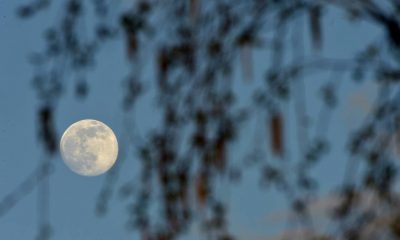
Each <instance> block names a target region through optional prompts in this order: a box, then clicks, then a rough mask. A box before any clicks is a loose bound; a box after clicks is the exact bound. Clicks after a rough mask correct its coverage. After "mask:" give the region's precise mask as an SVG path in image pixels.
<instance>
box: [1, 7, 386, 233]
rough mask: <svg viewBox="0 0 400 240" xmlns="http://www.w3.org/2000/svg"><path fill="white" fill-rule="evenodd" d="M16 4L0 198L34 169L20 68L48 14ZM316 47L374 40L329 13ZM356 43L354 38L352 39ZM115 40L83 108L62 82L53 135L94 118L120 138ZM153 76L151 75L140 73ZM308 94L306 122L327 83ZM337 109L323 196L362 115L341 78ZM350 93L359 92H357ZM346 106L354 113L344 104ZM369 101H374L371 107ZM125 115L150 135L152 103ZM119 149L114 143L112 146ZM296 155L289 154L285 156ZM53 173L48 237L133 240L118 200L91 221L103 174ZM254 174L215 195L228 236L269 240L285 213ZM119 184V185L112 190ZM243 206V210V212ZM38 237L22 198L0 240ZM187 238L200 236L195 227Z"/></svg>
mask: <svg viewBox="0 0 400 240" xmlns="http://www.w3.org/2000/svg"><path fill="white" fill-rule="evenodd" d="M22 2H23V1H22V0H18V1H11V0H2V1H0V150H1V152H0V200H1V199H2V197H4V196H5V195H6V194H7V193H9V192H11V191H12V190H13V189H14V188H15V187H16V186H18V184H19V183H21V182H22V181H23V180H24V179H25V177H26V176H27V175H29V174H30V173H31V172H32V171H33V170H34V169H35V167H36V166H37V164H38V163H39V162H40V159H41V157H43V153H42V151H41V146H40V144H39V143H38V141H37V134H36V131H37V129H36V115H35V114H36V111H37V109H38V107H39V106H40V105H39V104H40V103H39V101H38V100H37V97H36V93H35V91H34V89H33V88H32V83H31V76H32V73H33V69H32V67H31V66H30V65H29V63H28V61H27V56H28V54H29V53H31V52H33V51H35V50H38V49H42V47H43V42H42V38H41V36H42V32H41V30H42V29H44V28H45V27H47V26H49V25H50V24H51V20H52V18H53V17H54V16H55V11H49V12H45V13H43V14H40V15H39V16H37V17H34V18H33V19H32V20H29V21H22V20H20V19H18V18H17V17H16V15H15V8H16V6H18V4H20V3H22ZM324 28H325V31H324V48H323V50H322V52H321V53H315V54H320V55H323V56H329V57H332V58H348V57H351V56H352V54H353V53H355V52H356V51H359V50H361V49H362V46H364V44H366V43H368V42H370V41H371V40H374V39H377V38H378V37H381V35H380V32H379V31H378V30H377V29H376V28H374V27H373V26H372V25H370V24H367V23H352V24H349V23H347V21H346V20H345V16H344V14H343V13H341V12H338V11H336V10H335V11H330V13H329V15H328V17H327V18H326V19H325V21H324ZM360 36H362V37H360ZM253 56H254V59H253V63H254V66H253V67H254V78H255V79H254V82H257V80H259V79H261V78H262V77H263V74H264V70H265V67H266V64H265V63H266V60H265V56H266V54H265V52H263V51H256V52H254V55H253ZM127 69H128V65H127V63H126V62H125V54H124V46H123V44H122V41H115V42H112V43H109V44H107V45H106V46H105V47H104V48H103V50H102V51H101V53H100V55H99V56H98V61H97V64H96V69H95V70H94V71H93V72H92V73H90V74H89V83H93V84H91V88H90V93H89V96H88V98H87V99H86V100H85V101H82V100H79V99H76V98H75V97H74V94H73V91H72V90H73V85H72V84H70V85H68V88H67V89H65V92H64V94H63V97H62V98H61V100H60V102H59V104H58V106H57V112H56V119H55V120H56V128H57V131H58V133H59V134H60V133H61V132H62V131H63V130H64V129H65V128H66V127H68V126H69V125H70V124H71V123H73V122H75V121H77V120H80V119H84V118H93V119H98V120H101V121H103V122H105V123H106V124H108V125H109V126H110V127H111V128H113V129H114V131H115V133H116V135H117V136H118V137H120V138H121V139H122V138H123V137H124V135H123V129H122V127H121V126H122V124H121V123H122V121H123V118H124V115H123V113H122V111H121V102H122V94H121V88H122V83H121V80H122V79H123V78H124V76H126V74H127ZM144 75H145V77H146V78H148V79H151V77H152V75H153V74H152V73H151V69H147V70H146V71H145V72H144ZM241 76H242V75H241V73H240V71H239V70H238V71H237V72H236V73H235V81H237V82H238V83H237V84H238V86H237V87H238V89H241V90H240V94H241V96H242V97H243V98H246V97H248V96H249V95H250V94H249V93H250V92H251V90H252V89H254V85H251V83H250V84H249V83H244V82H243V81H242V80H241V79H240V78H241ZM304 81H305V83H306V86H307V89H306V92H307V104H308V110H309V114H310V115H314V113H316V112H318V110H319V107H320V103H319V102H318V101H317V99H316V98H317V96H318V91H317V86H318V84H320V83H321V82H326V81H327V76H324V75H312V76H310V77H306V79H304ZM343 81H344V83H343V84H342V86H341V88H342V91H341V98H340V99H341V103H340V107H339V108H338V109H336V110H335V111H334V117H333V118H332V122H331V127H330V132H329V133H328V135H329V136H330V138H331V140H332V141H333V144H332V145H333V148H332V149H331V151H330V153H329V155H328V156H327V158H326V159H325V160H324V161H323V162H322V163H321V164H319V165H318V166H317V167H316V168H315V171H313V175H314V176H316V177H318V179H323V180H322V182H321V191H322V192H327V191H328V190H329V189H331V187H332V186H335V185H336V184H337V183H339V181H340V179H341V177H342V176H343V169H344V159H345V156H346V154H345V143H346V142H345V139H346V136H347V133H349V131H351V130H352V129H353V128H354V127H356V126H357V124H358V123H359V122H360V121H361V120H362V118H363V115H364V114H365V113H366V112H365V110H364V109H363V108H362V107H360V106H359V105H358V104H357V100H354V97H352V96H354V93H355V92H354V89H355V88H356V87H359V86H356V85H354V84H353V83H351V82H350V80H349V79H348V78H346V79H343ZM357 91H358V93H359V94H360V96H365V98H366V99H373V96H374V85H373V84H364V86H362V87H361V88H360V89H358V90H357ZM356 93H357V92H356ZM353 102H355V103H354V108H353V107H350V109H349V107H348V106H349V105H350V106H351V104H353ZM371 102H372V100H371ZM140 103H141V104H139V106H138V108H137V109H136V110H135V112H134V113H132V114H133V116H134V117H135V119H136V121H137V122H138V126H139V127H140V129H148V128H149V127H150V126H151V125H152V124H153V123H154V117H155V111H156V110H155V102H154V101H150V100H149V99H145V100H142V101H141V102H140ZM284 108H285V109H286V110H287V113H286V118H287V119H289V120H288V126H287V130H286V135H287V136H286V138H287V139H289V140H288V141H289V143H290V144H295V133H294V130H293V129H294V126H293V121H294V120H293V119H294V116H295V115H294V109H293V104H288V105H287V106H285V107H284ZM262 127H263V126H259V125H258V124H257V123H256V122H252V123H249V124H248V125H247V126H246V127H245V128H244V129H243V130H242V131H244V132H247V133H249V132H255V131H258V130H259V128H262ZM246 136H247V137H245V138H243V143H239V144H238V146H240V147H239V148H237V149H235V151H237V152H235V154H232V155H235V156H243V155H244V154H245V153H246V151H247V150H248V147H249V146H251V144H252V139H253V134H247V135H246ZM120 142H121V141H120ZM294 154H295V151H293V153H292V155H294ZM53 161H54V165H55V172H54V174H52V175H51V177H50V220H51V222H52V224H53V228H54V231H55V235H54V239H60V240H68V239H75V240H87V239H97V240H106V239H121V240H124V239H132V236H133V235H134V234H133V233H132V232H129V231H127V230H126V228H125V222H126V220H127V214H126V213H125V212H126V209H125V206H126V204H124V203H122V202H121V201H120V200H118V199H117V198H115V197H114V198H113V199H112V201H111V203H110V206H111V207H110V209H109V212H108V214H107V215H106V216H105V217H103V218H98V217H96V215H95V212H94V210H95V203H96V200H97V196H98V193H99V191H100V189H101V186H102V184H103V182H104V180H105V176H104V175H103V176H99V177H94V178H87V177H81V176H78V175H76V174H74V173H73V172H71V171H69V169H68V168H67V167H66V166H64V164H63V163H62V161H61V158H60V157H59V156H58V155H57V156H56V157H55V158H54V159H53ZM136 161H137V158H136V156H134V155H133V154H132V152H129V153H127V158H126V162H125V163H124V165H123V168H122V170H121V176H120V177H119V179H120V181H119V184H121V183H123V182H126V181H129V180H130V179H131V176H130V175H131V174H132V171H131V169H137V167H138V166H139V165H138V163H137V162H136ZM258 182H259V171H258V169H249V170H248V171H246V172H245V174H244V178H243V180H242V182H241V183H239V184H238V185H235V186H230V187H225V184H224V182H221V183H219V185H220V186H218V188H220V189H221V195H222V197H223V198H226V199H227V200H229V201H228V202H229V210H230V214H229V222H230V223H231V230H232V232H233V233H235V234H236V236H238V238H239V239H259V238H261V237H264V239H265V236H268V235H274V234H276V233H278V232H279V231H280V230H282V228H283V226H285V225H284V224H281V223H278V222H270V221H268V216H269V215H270V214H272V213H274V212H279V211H284V210H285V209H286V206H287V205H286V202H285V200H284V199H283V198H282V197H281V196H280V195H279V194H277V193H276V192H275V191H274V190H268V191H264V190H262V189H261V188H260V187H259V185H258ZM118 186H119V185H118ZM243 206H247V207H246V208H243ZM36 233H37V191H36V190H34V191H32V192H31V193H30V194H28V195H26V196H25V197H24V198H23V199H22V200H21V201H20V202H18V204H17V205H16V206H15V207H14V208H13V209H11V210H10V211H9V212H8V213H7V214H5V215H4V216H2V217H1V218H0V239H33V238H34V236H35V235H36ZM191 235H192V238H193V239H202V238H201V236H199V235H198V234H197V231H196V230H193V231H192V234H191Z"/></svg>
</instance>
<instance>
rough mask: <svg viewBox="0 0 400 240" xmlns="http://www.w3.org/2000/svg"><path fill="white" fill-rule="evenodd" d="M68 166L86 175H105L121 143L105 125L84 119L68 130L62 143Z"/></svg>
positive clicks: (62, 151) (116, 155)
mask: <svg viewBox="0 0 400 240" xmlns="http://www.w3.org/2000/svg"><path fill="white" fill-rule="evenodd" d="M60 151H61V156H62V158H63V160H64V162H65V164H66V165H67V166H68V167H69V168H70V169H71V170H72V171H73V172H75V173H77V174H80V175H83V176H97V175H100V174H102V173H105V172H106V171H107V170H109V169H110V168H111V167H112V166H113V165H114V163H115V161H116V160H117V157H118V141H117V138H116V136H115V134H114V132H113V131H112V130H111V128H109V127H108V126H107V125H105V124H104V123H102V122H100V121H97V120H93V119H85V120H81V121H78V122H76V123H74V124H72V125H71V126H69V127H68V128H67V130H65V132H64V134H63V136H62V137H61V141H60Z"/></svg>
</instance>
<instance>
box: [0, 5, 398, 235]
mask: <svg viewBox="0 0 400 240" xmlns="http://www.w3.org/2000/svg"><path fill="white" fill-rule="evenodd" d="M55 2H57V4H58V3H62V4H61V5H62V9H61V14H60V15H58V19H55V20H54V25H53V26H52V27H50V28H48V29H47V30H45V32H44V41H45V42H46V47H45V49H43V51H39V52H34V53H33V54H31V55H30V57H29V60H30V61H31V63H32V64H33V65H34V66H35V69H36V70H37V71H35V73H34V75H33V83H34V86H35V91H36V92H37V95H38V98H40V100H41V102H42V107H41V108H40V109H38V121H39V123H40V128H39V132H40V137H41V138H40V139H41V141H42V142H43V146H44V150H45V151H46V152H47V155H48V156H47V158H46V159H49V158H51V156H52V155H54V154H55V153H56V151H57V134H59V133H56V132H55V130H54V126H53V125H54V122H53V117H54V114H55V110H56V109H57V101H58V99H60V98H62V97H63V89H64V88H65V85H66V84H67V82H69V81H73V83H74V84H75V94H76V97H77V98H82V99H84V98H85V97H86V96H87V95H88V94H96V93H95V92H91V91H89V90H90V89H91V85H93V84H96V82H93V81H91V80H90V79H87V78H86V76H87V73H88V72H90V71H91V70H92V69H93V67H95V65H96V61H101V59H100V58H98V53H99V51H101V48H102V46H103V45H104V44H105V43H107V42H109V41H124V43H125V46H126V47H125V49H126V50H125V51H126V56H125V57H126V61H128V62H129V63H130V64H131V66H132V67H131V69H130V72H129V73H127V74H128V76H127V77H126V79H125V80H124V87H123V89H121V93H122V94H124V101H123V102H122V103H121V111H124V112H125V113H126V114H127V115H128V114H129V113H131V112H132V111H134V110H135V107H136V105H137V104H140V102H139V100H140V99H141V97H143V96H145V95H146V94H151V96H152V97H153V98H154V99H156V100H157V103H158V106H157V107H158V108H157V109H158V111H159V113H160V120H159V127H156V128H154V129H144V130H143V131H142V132H145V134H144V135H143V136H140V137H138V136H137V131H136V130H137V129H136V126H135V122H134V121H129V120H127V121H126V126H125V128H126V132H127V135H128V137H127V139H128V140H127V141H126V142H124V143H123V144H125V145H126V146H129V147H130V148H132V149H134V151H135V152H137V153H138V154H137V155H138V159H140V160H138V161H139V162H140V168H141V169H140V176H139V179H135V180H129V181H127V182H125V183H122V184H120V183H119V180H118V175H119V169H120V168H121V166H122V165H123V161H121V164H119V165H118V166H117V167H116V168H113V170H112V171H111V172H110V173H109V174H108V176H107V178H106V182H105V183H104V186H103V188H102V189H101V191H100V194H99V197H98V202H97V206H96V210H95V211H96V213H97V214H98V216H99V217H100V216H106V214H107V209H108V203H109V200H110V198H111V197H113V196H114V195H118V196H119V197H120V198H121V199H122V200H121V204H127V206H126V207H127V226H128V228H130V229H132V230H135V231H138V232H139V233H140V236H141V239H143V240H156V239H158V240H166V239H178V238H179V237H181V236H185V234H187V231H188V228H189V227H190V225H191V224H194V223H199V224H201V225H202V226H203V231H204V234H205V236H207V239H220V240H229V239H235V236H234V235H233V234H231V233H230V231H229V224H228V221H227V219H226V215H227V214H226V213H227V211H229V209H228V208H227V206H226V202H225V201H226V200H223V199H221V198H220V196H219V194H218V192H216V190H215V184H216V182H217V181H218V179H221V178H222V179H226V180H228V181H229V184H231V185H232V186H234V185H235V183H236V182H237V181H240V176H241V174H242V172H243V171H246V169H248V168H249V166H256V167H257V168H258V169H260V172H261V176H262V177H261V179H260V183H261V186H260V189H264V187H267V189H268V187H275V188H277V189H278V190H279V192H280V193H281V194H283V195H284V196H285V197H286V198H287V200H288V203H289V205H290V206H289V207H290V209H291V210H292V211H293V213H294V214H295V216H296V218H298V219H299V221H298V224H299V225H300V227H301V228H302V229H305V231H306V232H307V234H306V236H308V237H307V238H306V239H315V240H316V239H320V240H322V239H400V226H399V218H400V211H399V208H398V205H399V201H400V199H399V196H398V194H397V193H396V191H395V186H394V184H395V182H396V180H397V171H398V167H399V166H398V163H396V161H395V158H396V156H393V154H392V149H393V145H395V146H397V145H398V142H399V138H400V135H399V122H400V121H399V120H400V119H399V116H400V115H399V112H400V109H399V104H398V102H399V99H398V82H399V80H400V66H399V63H398V59H399V48H400V25H399V24H400V23H399V21H400V17H399V10H400V3H399V2H398V1H396V0H379V1H378V0H375V1H374V0H353V1H344V0H343V1H342V0H320V1H307V0H286V1H285V0H215V1H211V0H190V1H179V0H166V1H159V0H138V1H131V6H130V7H129V8H125V7H121V5H118V4H116V3H115V2H114V1H109V0H92V1H79V0H60V1H50V0H34V1H32V2H30V3H28V4H26V5H23V6H21V7H20V8H19V9H18V10H17V14H18V15H19V16H20V17H21V19H29V18H32V17H35V15H37V14H40V13H41V12H42V11H55V10H58V11H59V9H57V8H56V7H55V6H54V5H56V4H55ZM58 5H59V4H58ZM332 8H338V9H340V11H341V12H343V13H345V14H346V15H347V16H348V22H349V23H348V24H351V22H352V21H366V22H369V23H371V24H373V25H375V26H378V27H379V28H380V29H382V30H383V31H382V32H383V33H384V34H385V35H383V36H378V37H379V39H378V40H377V41H374V42H371V43H367V44H366V46H364V50H363V51H361V52H359V53H358V54H356V55H355V56H350V58H348V59H333V58H331V57H330V56H327V57H325V56H321V55H320V54H315V53H318V52H319V51H320V50H321V49H323V47H324V40H325V38H324V32H326V31H329V29H327V27H326V25H324V22H323V21H324V18H325V14H326V13H327V12H328V11H330V9H332ZM88 18H89V19H90V21H87V19H88ZM88 22H89V23H88ZM306 35H307V37H306ZM306 39H310V42H309V43H308V42H307V41H306ZM307 44H309V45H310V46H312V47H311V48H312V49H311V50H307V48H308V47H307V46H308V45H307ZM261 49H262V50H266V52H267V53H268V55H266V56H265V63H263V64H261V66H263V67H264V69H265V75H264V76H265V77H264V79H261V80H260V79H256V78H255V77H254V74H253V62H252V59H253V56H252V54H253V53H254V52H255V51H258V50H261ZM310 51H311V52H310ZM149 62H151V63H149ZM149 64H154V66H152V69H153V70H154V71H155V72H156V75H155V76H154V79H148V77H144V75H145V73H143V71H142V69H144V68H145V66H146V65H149ZM238 66H239V67H241V71H240V72H241V73H243V75H242V78H243V80H244V81H245V83H243V84H248V85H252V84H253V85H254V91H253V94H252V96H251V97H250V99H245V100H243V98H244V97H243V96H242V95H241V90H240V89H237V88H235V86H234V81H235V80H234V74H235V72H236V68H237V67H238ZM70 72H73V73H76V74H73V75H72V76H71V74H67V73H70ZM314 73H324V74H325V75H328V80H324V81H326V82H327V83H326V84H325V85H324V87H323V88H322V89H321V96H322V97H321V101H322V103H323V105H322V109H321V110H320V113H319V114H318V115H317V116H309V115H310V114H309V113H308V111H307V107H308V106H307V104H306V101H305V98H306V96H305V87H306V86H307V84H312V83H309V82H306V79H305V78H306V77H307V76H309V75H312V74H314ZM374 79H376V83H377V85H378V88H379V90H378V92H379V96H380V97H378V99H377V101H376V102H375V103H374V106H373V110H372V111H371V113H370V114H369V115H368V117H367V118H366V119H365V121H364V124H363V125H362V126H360V127H359V129H358V131H357V132H355V133H349V136H348V150H349V153H348V160H347V166H346V169H343V170H344V171H345V178H344V179H343V182H340V183H338V185H337V188H335V189H332V192H334V193H335V196H337V198H338V204H337V206H336V207H335V208H334V209H332V214H331V219H330V220H331V226H332V231H329V232H324V231H322V230H321V229H318V228H317V227H315V222H314V219H313V218H312V216H311V214H310V213H309V205H310V199H311V198H310V197H311V196H315V195H318V194H319V192H318V183H319V181H320V179H315V178H313V177H312V174H311V172H312V170H313V168H314V167H315V166H316V165H317V164H318V163H319V161H323V160H324V155H325V154H326V153H327V152H328V151H329V149H330V147H331V146H330V136H329V135H327V134H326V132H327V131H328V129H329V127H332V126H330V123H329V120H330V118H331V115H332V113H333V110H334V109H335V108H336V107H337V106H338V105H339V104H340V101H339V99H338V91H340V85H341V83H342V82H343V81H350V80H353V81H360V82H361V81H375V80H374ZM148 81H151V82H152V83H154V84H149V83H148ZM148 86H152V89H149V87H148ZM153 88H154V89H153ZM288 102H294V106H295V115H296V119H295V121H296V129H294V130H293V129H292V130H291V131H295V132H296V136H297V138H298V139H297V144H298V146H296V149H298V151H297V152H295V153H293V152H292V154H291V156H289V155H288V151H289V149H290V148H291V147H292V146H291V145H290V144H288V139H286V138H285V136H287V134H288V133H287V132H286V131H288V130H287V129H286V127H287V122H288V120H287V119H286V112H287V111H286V109H285V107H284V104H285V103H288ZM310 117H312V118H314V119H316V120H315V121H314V122H313V123H312V124H311V123H310V121H309V120H308V119H309V118H310ZM127 119H129V118H127ZM254 119H261V120H257V121H256V122H257V123H256V125H257V126H255V127H256V128H257V129H258V130H257V134H256V135H257V136H260V137H259V138H260V139H265V142H267V143H268V144H269V145H268V146H262V147H260V146H259V144H257V143H255V144H253V146H255V147H249V148H248V152H249V154H248V157H246V158H244V159H240V161H233V160H232V159H234V157H235V148H236V147H237V145H238V144H240V143H239V141H240V139H242V138H243V136H244V135H245V134H246V133H244V132H243V131H241V129H242V128H243V126H245V125H246V124H248V123H253V124H254V121H253V120H254ZM314 133H316V134H314ZM289 134H291V135H294V134H292V133H289ZM260 139H257V140H256V141H259V142H260ZM269 153H272V157H268V158H267V157H266V155H268V156H269V155H270V154H269ZM289 166H290V167H289ZM50 169H51V161H48V160H44V161H43V165H41V166H40V167H39V168H38V170H36V171H35V172H34V173H33V174H32V176H29V177H28V178H27V179H26V181H24V182H23V183H22V184H21V185H20V186H19V187H18V188H16V190H15V192H12V193H10V194H9V195H7V196H6V197H5V198H4V199H3V200H2V201H1V202H0V215H4V214H5V213H6V212H7V211H8V210H9V209H10V208H11V207H12V206H14V205H15V204H16V203H17V201H18V200H19V199H20V198H22V197H23V196H24V195H25V194H26V193H28V192H29V191H31V190H32V189H33V188H34V187H35V186H36V185H39V187H41V189H42V190H41V191H43V194H42V195H43V197H42V200H41V201H42V202H43V204H42V205H41V206H42V209H41V212H42V215H41V220H40V224H41V225H40V226H39V227H40V232H39V235H38V239H50V238H51V236H52V231H51V226H50V220H49V219H48V217H47V215H48V213H47V210H46V201H48V198H47V197H46V196H47V195H48V189H47V188H46V184H47V183H46V181H45V179H46V178H47V176H48V174H49V173H51V171H50ZM293 169H294V170H293ZM355 172H358V173H359V174H357V175H355V174H354V173H355ZM138 180H139V181H140V184H138V185H134V182H136V181H138ZM121 181H126V179H124V180H121ZM46 189H47V190H46ZM155 195H160V196H162V198H161V199H158V200H157V201H159V203H158V204H160V206H161V212H160V213H159V218H157V219H152V218H151V216H150V215H151V209H150V206H151V205H152V204H153V201H156V200H155V198H154V197H153V196H155ZM367 201H370V202H371V204H372V202H373V204H372V205H371V206H372V207H365V204H366V202H367ZM54 224H56V223H54ZM55 234H56V233H55ZM289 239H296V238H295V237H289Z"/></svg>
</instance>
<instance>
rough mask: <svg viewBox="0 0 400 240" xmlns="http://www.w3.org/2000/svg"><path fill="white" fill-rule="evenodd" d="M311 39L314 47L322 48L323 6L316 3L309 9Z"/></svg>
mask: <svg viewBox="0 0 400 240" xmlns="http://www.w3.org/2000/svg"><path fill="white" fill-rule="evenodd" d="M309 17H310V18H309V19H310V30H311V39H312V43H313V46H314V48H316V49H321V44H322V36H321V35H322V34H321V31H322V30H321V6H319V5H316V6H313V7H311V8H310V10H309Z"/></svg>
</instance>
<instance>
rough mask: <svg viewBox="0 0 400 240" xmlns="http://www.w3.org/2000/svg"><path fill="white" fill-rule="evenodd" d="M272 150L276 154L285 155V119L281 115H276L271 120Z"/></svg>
mask: <svg viewBox="0 0 400 240" xmlns="http://www.w3.org/2000/svg"><path fill="white" fill-rule="evenodd" d="M270 132H271V149H272V151H273V153H274V154H276V155H279V156H282V155H283V119H282V116H281V114H280V113H275V114H274V115H273V116H272V118H271V120H270Z"/></svg>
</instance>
